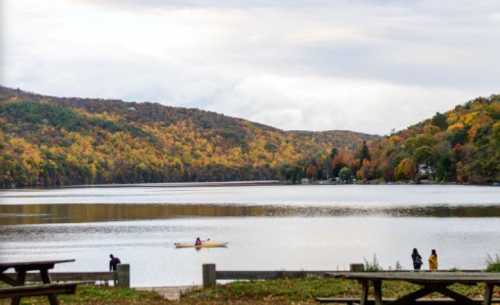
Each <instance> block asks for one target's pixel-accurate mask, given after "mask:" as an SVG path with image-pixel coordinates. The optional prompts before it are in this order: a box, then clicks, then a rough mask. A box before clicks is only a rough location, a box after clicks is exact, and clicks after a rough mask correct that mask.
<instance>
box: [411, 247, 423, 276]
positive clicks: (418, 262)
mask: <svg viewBox="0 0 500 305" xmlns="http://www.w3.org/2000/svg"><path fill="white" fill-rule="evenodd" d="M411 260H412V261H413V270H415V271H419V270H420V268H422V264H423V263H422V256H420V254H419V253H418V250H417V248H413V252H412V254H411Z"/></svg>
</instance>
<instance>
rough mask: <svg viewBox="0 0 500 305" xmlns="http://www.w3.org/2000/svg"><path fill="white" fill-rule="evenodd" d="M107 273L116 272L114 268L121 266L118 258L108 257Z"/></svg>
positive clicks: (111, 255)
mask: <svg viewBox="0 0 500 305" xmlns="http://www.w3.org/2000/svg"><path fill="white" fill-rule="evenodd" d="M109 258H110V260H109V271H116V267H117V266H118V265H119V264H121V261H120V259H119V258H118V257H115V256H113V254H110V255H109Z"/></svg>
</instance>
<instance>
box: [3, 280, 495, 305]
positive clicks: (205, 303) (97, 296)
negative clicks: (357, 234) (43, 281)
mask: <svg viewBox="0 0 500 305" xmlns="http://www.w3.org/2000/svg"><path fill="white" fill-rule="evenodd" d="M416 288H417V286H415V285H412V284H408V283H404V282H387V284H385V283H384V286H383V289H384V296H385V297H397V296H400V295H403V294H406V293H408V292H411V291H414V290H415V289H416ZM452 289H454V290H456V291H459V292H460V293H464V294H466V295H468V296H471V297H481V296H482V291H483V287H481V286H463V285H455V286H453V287H452ZM359 291H360V287H359V285H358V284H357V283H356V282H354V281H346V280H335V279H321V278H315V277H311V278H300V279H279V280H268V281H250V282H234V283H231V284H227V285H220V286H217V287H216V288H213V289H199V290H194V291H191V292H190V293H188V294H186V295H185V296H183V297H182V298H181V300H180V301H168V300H164V299H162V298H161V297H160V296H159V295H157V294H156V293H154V292H141V291H136V290H134V289H121V288H112V287H94V286H81V287H79V288H78V292H77V294H76V295H70V296H61V297H60V299H61V304H62V305H65V304H71V305H83V304H88V305H108V304H116V305H135V304H137V305H139V304H141V305H153V304H154V305H164V304H169V305H171V304H178V305H213V304H227V305H229V304H232V305H256V304H266V305H270V304H278V305H292V304H294V305H300V304H303V305H309V304H318V303H316V302H315V300H314V298H315V297H317V296H322V297H328V296H344V297H345V296H358V295H359ZM436 296H437V295H436ZM495 296H496V297H500V289H498V288H497V290H495ZM1 304H9V301H7V300H3V301H2V303H1ZM22 304H25V305H27V304H30V305H31V304H37V305H39V304H48V302H47V301H46V300H45V299H43V298H31V299H24V300H23V302H22Z"/></svg>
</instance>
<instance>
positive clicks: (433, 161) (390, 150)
mask: <svg viewBox="0 0 500 305" xmlns="http://www.w3.org/2000/svg"><path fill="white" fill-rule="evenodd" d="M370 155H371V160H367V162H365V164H364V166H363V168H361V169H360V171H358V176H359V177H360V178H362V179H373V178H383V179H385V180H386V181H392V180H419V179H430V180H435V181H445V182H446V181H456V182H459V183H474V184H483V183H495V182H500V95H492V96H491V97H489V98H477V99H474V100H472V101H470V102H468V103H466V104H464V105H459V106H456V107H455V108H454V109H453V110H450V111H448V112H446V113H444V114H440V113H437V114H436V115H435V116H434V117H433V118H431V119H428V120H425V121H423V122H420V123H418V124H416V125H414V126H411V127H409V128H407V129H405V130H402V131H400V132H398V133H395V134H393V135H391V136H388V137H385V138H384V139H381V140H380V141H375V142H373V143H372V145H371V146H370Z"/></svg>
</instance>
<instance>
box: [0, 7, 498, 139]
mask: <svg viewBox="0 0 500 305" xmlns="http://www.w3.org/2000/svg"><path fill="white" fill-rule="evenodd" d="M0 5H2V7H1V9H2V17H1V19H2V23H1V27H2V30H1V35H2V37H1V43H2V44H1V48H0V51H1V52H2V53H1V72H2V74H1V81H0V82H1V84H3V85H6V86H9V87H15V88H21V89H24V90H28V91H33V92H37V93H42V94H49V95H56V96H79V97H101V98H119V99H124V100H127V101H139V102H141V101H151V102H159V103H162V104H166V105H174V106H184V107H196V108H202V109H206V110H213V111H217V112H221V113H224V114H227V115H231V116H237V117H242V118H246V119H249V120H253V121H257V122H260V123H264V124H269V125H272V126H275V127H278V128H282V129H308V130H330V129H350V130H355V131H362V132H367V133H378V134H387V133H389V132H390V130H391V129H392V128H395V129H401V128H404V127H407V126H408V125H411V124H414V123H416V122H418V121H419V120H421V119H424V118H427V117H429V116H431V115H432V114H434V113H435V112H436V111H445V110H448V109H450V108H452V107H453V106H454V105H456V104H459V103H463V102H466V101H467V100H469V99H472V98H474V97H476V96H489V95H491V94H493V93H500V1H497V0H491V1H481V0H470V1H469V0H468V1H460V0H439V1H436V0H428V1H425V0H422V1H409V0H401V1H396V0H394V1H390V0H373V1H368V0H365V1H355V0H346V1H333V0H325V1H322V0H309V1H298V0H285V1H266V0H255V1H239V0H228V1H224V0H207V1H201V0H200V1H197V0H177V1H168V0H165V1H160V0H142V1H132V0H121V1H118V0H116V1H114V0H50V1H39V0H1V4H0Z"/></svg>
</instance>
